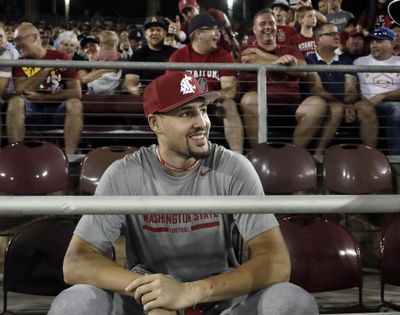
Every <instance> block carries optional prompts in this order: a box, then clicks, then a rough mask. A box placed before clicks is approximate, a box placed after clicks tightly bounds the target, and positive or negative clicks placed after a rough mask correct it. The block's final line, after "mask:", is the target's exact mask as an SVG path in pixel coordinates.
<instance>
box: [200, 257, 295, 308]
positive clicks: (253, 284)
mask: <svg viewBox="0 0 400 315" xmlns="http://www.w3.org/2000/svg"><path fill="white" fill-rule="evenodd" d="M289 278H290V263H288V261H287V258H285V257H282V258H281V259H279V258H278V257H267V256H265V255H262V256H261V255H260V256H259V257H254V258H252V259H251V260H249V261H247V262H245V263H244V264H243V265H241V266H239V267H238V268H236V269H235V270H234V271H231V272H227V273H223V274H220V275H216V276H212V277H209V278H206V279H203V280H198V281H194V282H193V285H194V288H195V293H196V298H197V302H198V303H208V302H215V301H221V300H226V299H230V298H232V297H236V296H240V295H243V294H248V293H251V292H254V291H257V290H260V289H262V288H265V287H267V286H269V285H271V284H274V283H278V282H286V281H289Z"/></svg>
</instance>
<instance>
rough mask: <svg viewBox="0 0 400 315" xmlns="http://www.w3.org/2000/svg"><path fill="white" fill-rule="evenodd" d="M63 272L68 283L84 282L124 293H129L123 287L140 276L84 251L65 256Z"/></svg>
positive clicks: (105, 258)
mask: <svg viewBox="0 0 400 315" xmlns="http://www.w3.org/2000/svg"><path fill="white" fill-rule="evenodd" d="M63 272H64V280H65V282H66V283H68V284H79V283H86V284H91V285H94V286H96V287H99V288H102V289H105V290H109V291H112V292H118V293H121V294H125V295H126V294H129V292H126V291H125V290H124V289H125V287H126V286H127V285H128V284H129V283H131V282H132V281H133V280H135V279H137V278H138V277H141V276H142V275H141V274H139V273H135V272H131V271H129V270H127V269H125V268H123V267H121V266H119V265H118V264H117V263H116V262H114V261H112V260H111V259H110V258H107V257H105V256H102V255H101V254H98V253H85V254H82V255H79V258H78V257H74V256H70V257H68V258H66V259H65V261H64V266H63Z"/></svg>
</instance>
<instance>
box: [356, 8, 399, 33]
mask: <svg viewBox="0 0 400 315" xmlns="http://www.w3.org/2000/svg"><path fill="white" fill-rule="evenodd" d="M368 19H369V10H368V9H365V10H364V11H363V12H362V13H361V16H360V18H359V19H358V24H359V25H361V26H362V27H364V28H365V27H367V25H368ZM391 23H392V20H391V18H390V16H389V15H388V13H387V7H386V6H385V7H383V8H378V10H377V12H376V18H375V25H374V26H373V28H374V29H375V28H378V27H390V25H391Z"/></svg>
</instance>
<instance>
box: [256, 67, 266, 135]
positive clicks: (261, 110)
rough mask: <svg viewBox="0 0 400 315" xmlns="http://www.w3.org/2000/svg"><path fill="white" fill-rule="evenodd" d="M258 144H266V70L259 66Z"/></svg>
mask: <svg viewBox="0 0 400 315" xmlns="http://www.w3.org/2000/svg"><path fill="white" fill-rule="evenodd" d="M257 92H258V93H257V95H258V143H262V142H267V130H268V123H267V114H268V109H267V68H266V66H265V65H260V68H259V69H258V71H257Z"/></svg>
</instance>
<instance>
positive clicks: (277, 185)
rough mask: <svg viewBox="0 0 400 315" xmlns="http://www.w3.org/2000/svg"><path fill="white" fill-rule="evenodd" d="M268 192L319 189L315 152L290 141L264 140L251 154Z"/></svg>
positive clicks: (283, 192) (250, 157) (285, 192)
mask: <svg viewBox="0 0 400 315" xmlns="http://www.w3.org/2000/svg"><path fill="white" fill-rule="evenodd" d="M248 159H249V160H250V162H251V163H252V164H253V166H254V168H255V169H256V171H257V173H258V176H259V177H260V179H261V182H262V184H263V187H264V192H265V193H266V194H291V193H295V192H299V191H307V190H316V189H317V187H318V181H317V166H316V163H315V161H314V159H313V157H312V156H311V154H310V153H309V152H308V151H306V150H304V149H302V148H299V147H296V146H295V145H293V144H290V143H283V142H275V143H271V142H269V143H260V144H258V145H257V146H256V147H254V148H253V149H252V150H251V151H250V152H249V154H248Z"/></svg>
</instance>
